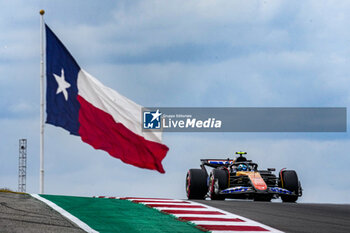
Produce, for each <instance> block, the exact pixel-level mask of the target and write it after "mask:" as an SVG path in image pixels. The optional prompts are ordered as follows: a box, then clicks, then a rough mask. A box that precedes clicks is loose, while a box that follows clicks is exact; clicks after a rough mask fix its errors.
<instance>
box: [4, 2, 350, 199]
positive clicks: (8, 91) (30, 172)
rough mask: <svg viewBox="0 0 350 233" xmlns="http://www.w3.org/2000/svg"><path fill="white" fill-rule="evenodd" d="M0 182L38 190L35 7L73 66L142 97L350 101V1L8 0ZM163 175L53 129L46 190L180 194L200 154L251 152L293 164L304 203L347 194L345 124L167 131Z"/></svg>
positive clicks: (224, 103)
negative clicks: (23, 147)
mask: <svg viewBox="0 0 350 233" xmlns="http://www.w3.org/2000/svg"><path fill="white" fill-rule="evenodd" d="M0 6H1V7H0V29H1V30H0V128H1V130H0V139H1V140H0V161H1V163H0V187H8V188H10V189H13V190H17V182H18V181H17V175H18V140H19V139H20V138H26V139H28V161H27V163H28V164H27V165H28V169H27V192H30V193H37V192H38V191H39V101H40V92H39V87H40V86H39V70H40V69H39V61H40V51H39V48H40V20H39V10H40V9H45V10H46V14H45V20H46V23H47V24H48V25H49V26H50V27H51V29H52V30H53V31H54V32H55V33H56V34H57V35H58V37H59V38H60V39H61V41H62V42H63V43H64V44H65V45H66V46H67V48H68V50H70V52H71V53H72V55H73V56H74V57H75V58H76V60H77V62H78V63H79V64H80V66H81V67H83V68H84V69H85V70H87V71H88V72H89V73H91V74H92V75H94V76H95V77H97V78H98V79H99V80H100V81H102V82H103V83H104V84H105V85H107V86H109V87H111V88H113V89H115V90H117V91H118V92H119V93H121V94H123V95H125V96H127V97H128V98H130V99H132V100H134V101H135V102H137V103H139V104H141V105H143V106H161V107H348V106H349V104H350V91H349V87H350V78H349V74H350V63H349V59H350V46H349V42H350V30H348V28H349V24H350V15H349V13H348V12H349V11H350V2H348V1H337V2H336V3H335V2H334V1H322V3H321V2H320V1H316V0H305V1H290V2H286V1H278V0H274V1H272V0H266V1H263V0H256V1H244V0H242V1H238V0H237V1H220V0H215V1H214V0H201V1H188V0H175V1H161V0H158V1H156V0H149V1H142V0H140V1H126V0H125V1H112V0H111V1H103V4H102V3H101V1H93V0H88V1H82V0H81V1H80V0H77V1H67V0H66V1H44V0H41V1H24V0H22V1H20V0H14V1H2V2H1V3H0ZM163 137H164V143H165V144H166V145H168V147H169V148H170V151H169V153H168V155H167V157H166V158H165V159H164V161H163V164H164V168H165V170H166V174H164V175H163V174H160V173H158V172H155V171H149V170H144V169H139V168H135V167H133V166H130V165H126V164H123V163H122V162H120V161H119V160H117V159H114V158H112V157H110V156H109V155H108V154H107V153H106V152H103V151H96V150H94V149H93V148H92V147H90V146H89V145H87V144H84V143H83V142H81V140H80V139H79V138H78V137H75V136H70V135H69V134H68V133H67V132H66V131H64V130H63V129H60V128H56V127H54V126H51V125H46V127H45V172H46V174H45V192H46V193H50V194H66V195H84V196H92V195H114V196H149V197H152V196H153V197H155V196H160V197H171V198H185V190H184V184H185V175H186V172H187V170H188V169H189V168H193V167H198V165H199V159H200V158H206V157H210V158H227V157H232V156H233V154H234V152H235V151H240V150H242V151H247V152H248V155H249V157H250V158H252V159H253V160H255V161H256V162H258V163H259V164H260V166H261V167H263V168H267V167H276V169H277V170H279V169H281V168H284V167H287V168H289V169H295V170H296V171H297V172H298V174H299V178H300V180H301V182H302V185H303V188H304V196H303V198H301V199H300V201H301V202H328V203H350V196H349V193H350V182H348V181H347V180H346V178H347V177H349V176H350V168H349V163H350V144H349V143H350V137H349V134H348V133H165V134H164V135H163Z"/></svg>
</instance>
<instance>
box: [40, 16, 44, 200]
mask: <svg viewBox="0 0 350 233" xmlns="http://www.w3.org/2000/svg"><path fill="white" fill-rule="evenodd" d="M39 13H40V190H39V193H40V194H43V193H44V101H45V99H44V69H45V68H44V49H45V48H44V14H45V11H44V10H40V12H39Z"/></svg>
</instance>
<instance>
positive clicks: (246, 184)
mask: <svg viewBox="0 0 350 233" xmlns="http://www.w3.org/2000/svg"><path fill="white" fill-rule="evenodd" d="M236 154H238V155H239V157H237V158H236V159H235V160H230V159H201V163H202V164H201V165H200V167H201V168H200V169H190V170H189V171H188V173H187V177H186V193H187V197H188V199H204V198H205V197H210V198H211V200H224V199H225V198H235V199H253V200H254V201H271V199H272V198H278V197H281V199H282V201H283V202H295V201H296V200H297V199H298V197H300V196H301V195H302V188H301V185H300V181H299V179H298V176H297V173H296V172H295V171H294V170H285V169H282V170H281V171H280V172H279V174H278V177H277V176H276V175H275V174H273V173H272V172H274V171H275V169H274V168H268V169H267V170H258V164H256V163H253V162H252V161H251V160H247V158H246V157H244V156H243V155H245V154H247V153H246V152H236ZM205 166H208V167H211V168H213V169H212V170H211V172H210V174H208V172H207V170H206V167H205Z"/></svg>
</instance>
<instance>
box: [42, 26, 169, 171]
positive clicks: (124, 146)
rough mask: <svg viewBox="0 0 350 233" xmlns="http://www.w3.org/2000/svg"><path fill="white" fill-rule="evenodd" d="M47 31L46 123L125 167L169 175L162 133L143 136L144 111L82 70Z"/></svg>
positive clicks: (52, 34)
mask: <svg viewBox="0 0 350 233" xmlns="http://www.w3.org/2000/svg"><path fill="white" fill-rule="evenodd" d="M45 28H46V78H47V90H46V113H47V119H46V123H48V124H52V125H55V126H59V127H62V128H64V129H66V130H67V131H69V132H70V133H71V134H73V135H76V136H80V137H81V140H82V141H84V142H86V143H88V144H90V145H91V146H93V147H94V148H95V149H101V150H104V151H106V152H108V153H109V154H110V155H111V156H113V157H115V158H119V159H120V160H122V161H123V162H124V163H128V164H132V165H134V166H137V167H140V168H147V169H153V170H157V171H159V172H161V173H165V171H164V169H163V166H162V164H161V162H162V160H163V159H164V157H165V155H166V154H167V152H168V150H169V148H168V147H167V146H166V145H164V144H162V141H161V132H143V131H142V122H141V117H142V113H141V108H142V107H141V106H140V105H138V104H136V103H135V102H133V101H131V100H129V99H128V98H126V97H124V96H122V95H121V94H119V93H118V92H116V91H114V90H112V89H111V88H109V87H106V86H104V85H103V84H102V83H101V82H100V81H98V80H97V79H96V78H94V77H93V76H92V75H90V74H89V73H87V72H86V71H85V70H83V69H81V68H80V67H79V65H78V63H77V62H76V61H75V60H74V58H73V57H72V55H71V54H70V53H69V51H68V50H67V49H66V48H65V46H64V45H63V44H62V43H61V41H60V40H59V39H58V38H57V36H56V35H55V34H54V33H53V32H52V31H51V29H50V28H49V27H48V26H47V25H45Z"/></svg>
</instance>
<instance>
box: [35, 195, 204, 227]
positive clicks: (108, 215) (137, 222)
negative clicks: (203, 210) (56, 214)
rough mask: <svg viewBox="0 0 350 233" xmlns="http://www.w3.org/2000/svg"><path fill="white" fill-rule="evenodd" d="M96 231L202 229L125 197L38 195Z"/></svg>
mask: <svg viewBox="0 0 350 233" xmlns="http://www.w3.org/2000/svg"><path fill="white" fill-rule="evenodd" d="M41 196H42V197H44V198H46V199H47V200H49V201H52V202H53V203H55V204H56V205H58V206H60V207H61V208H63V209H64V210H66V211H67V212H69V213H70V214H72V215H74V216H75V217H77V218H79V219H80V220H81V221H83V222H84V223H86V224H87V225H89V226H90V227H91V228H92V229H94V230H96V231H99V232H101V233H102V232H123V233H124V232H125V233H138V232H140V233H141V232H142V233H148V232H149V233H174V232H179V233H192V232H194V233H199V232H201V233H203V231H201V230H199V229H197V228H196V227H195V226H194V225H192V224H190V223H187V222H181V221H179V220H176V218H175V217H174V216H171V215H166V214H163V213H161V212H159V211H158V210H155V209H152V208H149V207H146V206H144V205H142V204H136V203H133V202H131V201H127V200H119V199H104V198H89V197H71V196H56V195H41Z"/></svg>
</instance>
